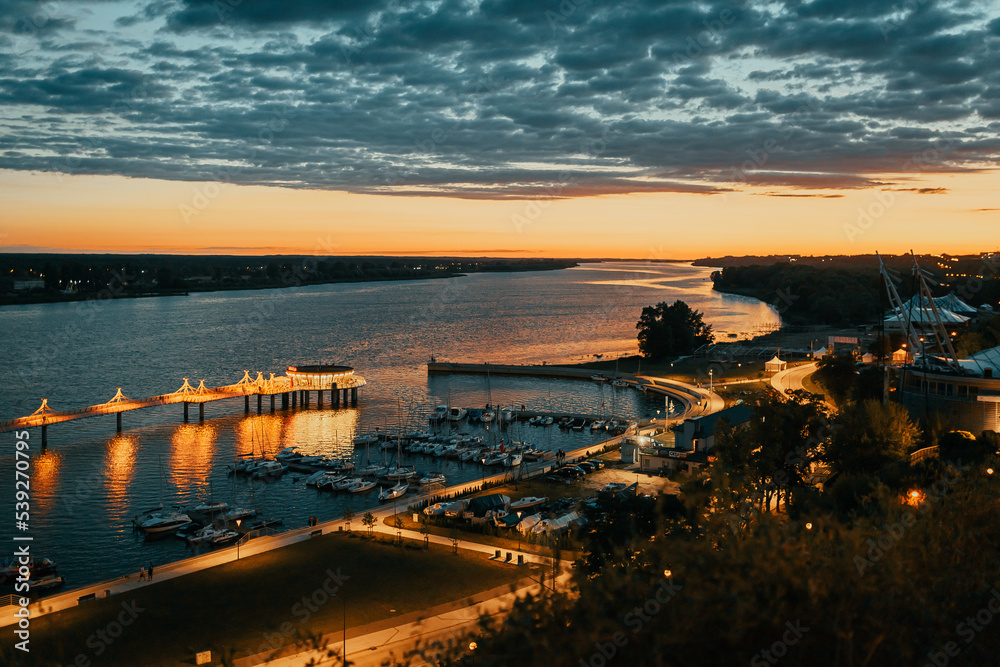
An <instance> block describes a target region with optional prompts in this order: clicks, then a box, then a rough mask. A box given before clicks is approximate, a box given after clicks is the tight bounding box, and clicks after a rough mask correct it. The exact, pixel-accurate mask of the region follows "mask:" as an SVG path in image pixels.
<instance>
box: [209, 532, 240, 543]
mask: <svg viewBox="0 0 1000 667" xmlns="http://www.w3.org/2000/svg"><path fill="white" fill-rule="evenodd" d="M238 539H240V534H239V533H237V532H236V531H235V530H219V531H216V532H215V534H214V535H212V536H211V537H209V538H207V539H206V540H204V541H205V542H208V543H209V544H211V545H212V546H216V547H217V546H221V545H223V544H230V543H232V542H235V541H236V540H238Z"/></svg>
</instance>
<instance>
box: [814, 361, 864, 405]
mask: <svg viewBox="0 0 1000 667" xmlns="http://www.w3.org/2000/svg"><path fill="white" fill-rule="evenodd" d="M815 375H816V380H818V381H819V382H820V383H821V384H822V385H823V386H824V387H826V388H827V389H828V390H829V392H830V394H832V395H833V400H835V401H836V402H837V403H843V402H845V401H846V400H847V399H848V398H850V396H851V391H852V390H853V389H854V383H855V382H856V381H857V376H858V371H857V368H856V367H855V362H854V357H852V356H841V355H832V356H829V357H824V358H823V359H821V360H820V362H819V368H818V369H817V370H816V373H815Z"/></svg>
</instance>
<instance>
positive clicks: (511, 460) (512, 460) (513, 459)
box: [504, 454, 522, 468]
mask: <svg viewBox="0 0 1000 667" xmlns="http://www.w3.org/2000/svg"><path fill="white" fill-rule="evenodd" d="M521 459H522V456H521V455H520V454H510V455H508V456H507V460H506V461H504V465H505V466H507V467H508V468H514V467H517V466H519V465H521Z"/></svg>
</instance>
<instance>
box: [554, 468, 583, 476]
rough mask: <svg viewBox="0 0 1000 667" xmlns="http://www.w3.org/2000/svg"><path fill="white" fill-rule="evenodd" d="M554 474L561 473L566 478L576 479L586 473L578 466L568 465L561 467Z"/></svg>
mask: <svg viewBox="0 0 1000 667" xmlns="http://www.w3.org/2000/svg"><path fill="white" fill-rule="evenodd" d="M553 474H555V475H559V476H560V477H563V478H565V479H575V478H576V477H580V476H582V475H583V474H584V473H583V471H582V470H580V469H579V468H577V467H576V466H566V467H564V468H559V470H556V471H555V473H553Z"/></svg>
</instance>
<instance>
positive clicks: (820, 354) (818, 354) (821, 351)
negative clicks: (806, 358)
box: [812, 347, 828, 359]
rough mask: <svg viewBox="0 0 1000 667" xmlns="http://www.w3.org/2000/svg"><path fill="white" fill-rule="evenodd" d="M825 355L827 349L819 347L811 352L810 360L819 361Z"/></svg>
mask: <svg viewBox="0 0 1000 667" xmlns="http://www.w3.org/2000/svg"><path fill="white" fill-rule="evenodd" d="M827 354H828V352H827V349H826V348H825V347H821V348H819V349H818V350H813V353H812V358H813V359H819V358H821V357H825V356H826V355H827Z"/></svg>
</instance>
